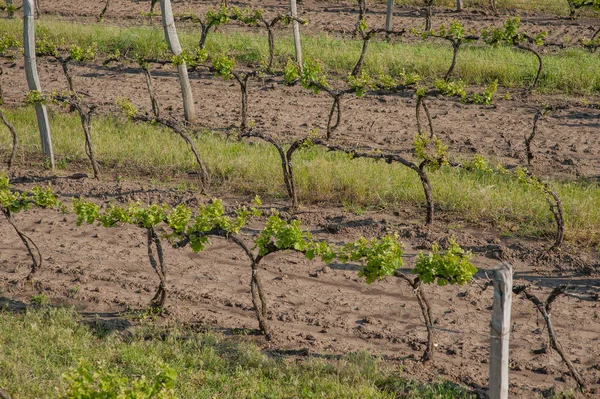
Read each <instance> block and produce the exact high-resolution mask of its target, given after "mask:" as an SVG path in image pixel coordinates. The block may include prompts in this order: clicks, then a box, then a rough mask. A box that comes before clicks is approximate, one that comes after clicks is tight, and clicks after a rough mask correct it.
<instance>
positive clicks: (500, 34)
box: [481, 17, 547, 90]
mask: <svg viewBox="0 0 600 399" xmlns="http://www.w3.org/2000/svg"><path fill="white" fill-rule="evenodd" d="M520 27H521V20H520V18H518V17H515V18H509V19H507V20H506V21H505V22H504V26H503V27H502V28H496V29H492V30H484V31H483V32H482V34H481V36H482V38H483V40H484V41H485V42H486V43H487V44H489V45H491V46H499V45H502V44H504V45H509V46H513V47H516V48H518V49H521V50H524V51H528V52H531V53H533V54H534V55H535V56H536V58H537V59H538V64H539V66H538V70H537V74H536V76H535V79H534V81H533V83H532V84H531V86H530V88H529V90H533V89H535V88H536V86H537V84H538V82H539V80H540V77H541V75H542V69H543V67H544V64H543V61H542V56H541V55H540V53H539V52H538V51H536V50H535V49H534V48H533V47H531V46H541V45H542V44H544V38H545V37H546V36H547V34H546V32H540V33H538V34H536V35H534V36H530V35H528V34H527V33H523V32H520V31H519V29H520ZM524 43H528V44H529V45H530V46H526V45H524Z"/></svg>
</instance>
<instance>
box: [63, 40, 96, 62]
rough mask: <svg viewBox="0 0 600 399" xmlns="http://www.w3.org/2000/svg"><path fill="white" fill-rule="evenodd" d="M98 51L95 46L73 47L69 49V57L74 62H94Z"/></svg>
mask: <svg viewBox="0 0 600 399" xmlns="http://www.w3.org/2000/svg"><path fill="white" fill-rule="evenodd" d="M96 51H98V49H97V46H96V45H95V44H93V45H91V46H87V47H79V46H77V45H72V46H70V47H69V56H70V57H71V59H72V60H74V61H78V62H87V61H92V60H93V59H94V58H95V57H96Z"/></svg>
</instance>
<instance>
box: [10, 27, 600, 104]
mask: <svg viewBox="0 0 600 399" xmlns="http://www.w3.org/2000/svg"><path fill="white" fill-rule="evenodd" d="M21 25H22V24H21V22H20V21H19V20H0V30H3V31H6V32H7V33H8V34H10V35H13V36H15V37H20V36H21ZM74 26H75V27H74ZM467 28H468V24H467ZM37 31H38V37H42V36H46V37H49V38H52V39H54V40H55V41H59V42H64V43H65V44H78V45H81V46H87V45H91V44H92V43H96V44H97V45H98V47H99V50H100V52H101V53H109V52H112V51H114V49H116V48H119V49H120V50H121V53H123V54H124V53H127V54H129V55H133V54H143V55H144V56H146V57H151V58H162V59H164V58H166V57H167V55H166V45H165V41H164V37H163V33H162V30H161V29H158V28H156V27H154V28H153V27H128V28H119V27H115V26H106V25H99V24H85V25H84V24H75V25H74V24H72V23H66V22H60V21H52V20H43V21H40V22H38V25H37ZM180 31H181V32H180V33H181V34H180V38H181V41H182V44H183V46H184V48H188V49H192V48H193V47H194V46H196V44H197V40H198V37H199V34H198V31H197V29H196V30H195V31H193V32H190V28H189V26H188V28H187V30H186V29H183V28H181V29H180ZM360 49H361V43H360V42H359V41H357V40H351V39H342V38H336V37H332V36H328V35H325V34H319V35H314V36H313V35H311V36H304V37H303V51H304V54H305V57H306V58H313V59H319V60H321V62H322V63H323V64H324V65H325V69H326V71H327V72H328V73H330V74H335V75H337V76H338V77H342V76H346V75H347V74H348V73H349V71H351V70H352V68H353V66H354V64H355V62H356V60H357V59H358V57H359V54H360ZM207 50H208V52H209V54H216V53H221V52H228V53H232V54H235V56H236V58H237V60H238V62H241V63H254V64H258V63H265V62H266V60H267V56H268V46H267V40H266V33H264V34H263V33H255V32H244V33H242V32H235V33H227V34H225V33H212V34H211V35H210V36H209V38H208V42H207ZM276 55H277V65H276V68H279V69H282V65H283V64H284V63H285V62H286V60H287V59H289V58H293V57H294V47H293V41H292V38H291V37H290V36H289V35H285V36H284V35H283V34H278V36H277V37H276ZM451 59H452V50H451V46H450V45H448V44H447V43H439V42H432V41H427V42H416V43H397V44H390V43H387V42H385V41H378V42H373V43H372V44H371V46H370V50H369V53H368V55H367V58H366V62H365V71H366V72H367V73H370V74H378V73H390V74H392V75H398V74H399V73H401V72H403V71H405V72H410V73H417V74H419V75H420V76H422V77H423V78H424V79H425V80H426V82H428V83H430V84H431V83H432V82H433V81H434V80H435V79H437V78H439V77H441V76H443V75H444V74H445V73H446V71H447V69H448V67H449V65H450V62H451ZM544 64H545V69H544V73H543V75H542V77H541V80H540V83H539V91H540V92H544V93H556V92H562V93H569V94H592V93H596V92H597V90H598V88H599V87H600V62H598V55H597V54H590V53H589V52H586V51H584V50H582V49H578V48H571V49H565V50H560V51H557V52H553V53H549V54H547V55H545V56H544ZM536 72H537V60H536V58H535V56H533V55H532V54H530V53H526V52H523V51H520V50H516V49H513V48H511V47H499V48H491V47H488V46H482V45H465V46H464V48H463V49H461V52H460V54H459V58H458V64H457V67H456V70H455V76H456V77H457V78H460V79H463V80H464V81H465V82H466V83H467V84H469V85H483V84H487V83H489V82H492V81H494V80H498V81H499V83H500V84H501V85H502V86H505V87H527V86H529V85H530V84H531V83H532V82H533V79H534V77H535V73H536Z"/></svg>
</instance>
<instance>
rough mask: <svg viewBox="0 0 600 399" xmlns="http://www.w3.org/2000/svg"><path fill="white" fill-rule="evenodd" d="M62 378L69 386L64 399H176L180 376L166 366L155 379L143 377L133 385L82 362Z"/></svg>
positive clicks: (101, 368) (101, 367)
mask: <svg viewBox="0 0 600 399" xmlns="http://www.w3.org/2000/svg"><path fill="white" fill-rule="evenodd" d="M63 378H64V379H65V380H66V381H67V382H68V388H67V390H66V393H65V394H64V396H62V398H64V399H175V393H174V387H175V381H176V379H177V374H176V373H175V371H174V370H172V369H171V368H169V367H168V366H163V367H162V370H160V371H159V372H158V373H157V374H156V375H155V376H153V377H152V379H149V378H148V377H146V376H145V375H143V376H141V377H139V378H138V379H137V380H136V381H134V382H130V381H128V379H127V378H124V377H121V376H119V375H118V374H117V373H115V372H112V371H109V370H107V369H106V368H105V366H103V365H101V364H100V365H97V366H96V367H93V366H92V365H91V364H89V363H88V362H85V361H81V362H80V363H79V366H78V367H77V368H75V369H72V370H71V371H70V372H68V373H66V374H65V375H64V376H63Z"/></svg>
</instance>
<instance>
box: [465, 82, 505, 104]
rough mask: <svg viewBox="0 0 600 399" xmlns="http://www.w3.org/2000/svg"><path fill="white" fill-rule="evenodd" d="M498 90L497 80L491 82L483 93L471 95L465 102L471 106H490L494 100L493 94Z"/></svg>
mask: <svg viewBox="0 0 600 399" xmlns="http://www.w3.org/2000/svg"><path fill="white" fill-rule="evenodd" d="M496 90H498V80H494V81H493V82H491V83H490V84H489V85H487V87H486V88H485V90H484V91H483V93H481V94H480V93H473V94H471V95H470V96H469V97H468V98H467V99H466V100H465V101H466V102H469V103H472V104H483V105H490V104H491V103H492V101H493V99H494V93H496Z"/></svg>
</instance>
